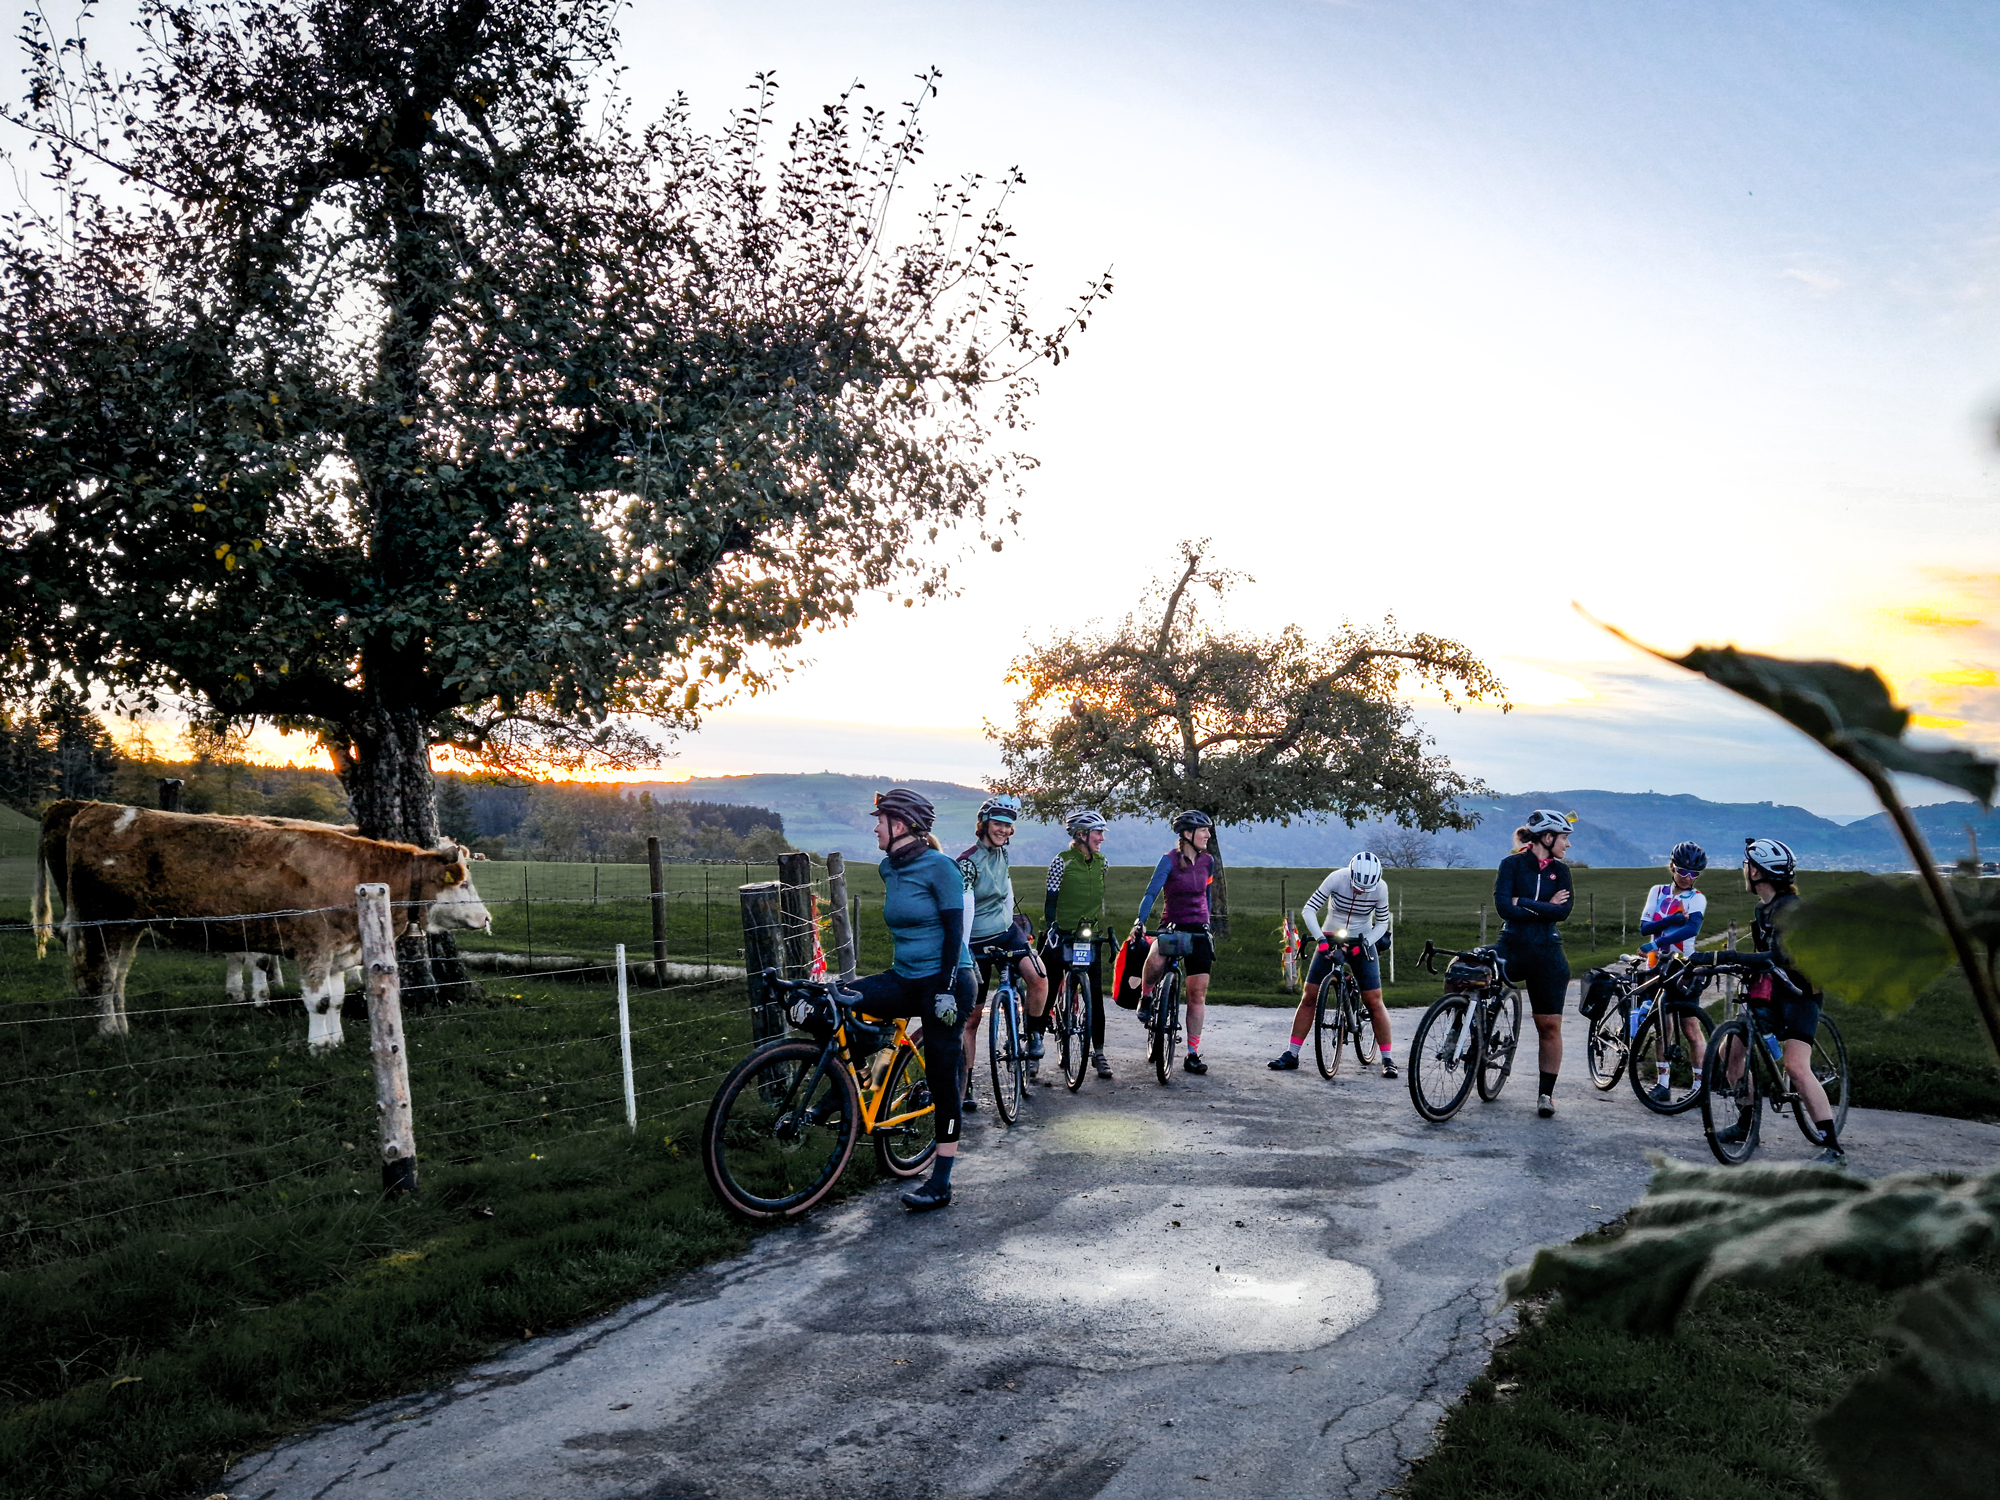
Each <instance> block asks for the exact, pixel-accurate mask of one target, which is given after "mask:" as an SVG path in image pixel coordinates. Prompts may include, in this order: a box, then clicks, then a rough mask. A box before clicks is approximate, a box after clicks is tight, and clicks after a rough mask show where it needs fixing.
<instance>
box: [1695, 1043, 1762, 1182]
mask: <svg viewBox="0 0 2000 1500" xmlns="http://www.w3.org/2000/svg"><path fill="white" fill-rule="evenodd" d="M1763 1045H1764V1044H1763V1042H1762V1041H1761V1040H1759V1038H1758V1037H1757V1036H1756V1035H1755V1033H1753V1032H1752V1031H1751V1029H1750V1025H1749V1023H1748V1022H1747V1021H1744V1020H1742V1019H1741V1018H1740V1017H1739V1018H1738V1019H1736V1020H1734V1021H1724V1022H1723V1023H1722V1024H1721V1025H1720V1026H1718V1027H1716V1028H1715V1030H1714V1031H1712V1032H1710V1033H1709V1038H1708V1056H1707V1057H1706V1058H1705V1059H1703V1062H1702V1069H1701V1089H1700V1091H1699V1092H1700V1098H1701V1128H1702V1133H1703V1134H1704V1135H1706V1136H1707V1137H1708V1149H1709V1150H1710V1151H1712V1152H1714V1153H1715V1159H1716V1160H1717V1161H1719V1162H1721V1163H1722V1164H1723V1165H1724V1166H1725V1167H1734V1166H1740V1165H1742V1164H1743V1163H1744V1162H1746V1161H1748V1160H1749V1159H1750V1157H1751V1155H1752V1153H1754V1152H1755V1151H1756V1149H1757V1133H1758V1131H1759V1130H1760V1129H1761V1128H1762V1125H1763V1115H1764V1112H1763V1110H1762V1109H1760V1108H1759V1107H1758V1105H1759V1099H1760V1095H1761V1093H1762V1086H1761V1085H1760V1084H1759V1083H1758V1081H1757V1060H1756V1058H1754V1057H1753V1056H1751V1049H1752V1048H1755V1047H1761V1046H1763Z"/></svg>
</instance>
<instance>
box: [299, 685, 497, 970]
mask: <svg viewBox="0 0 2000 1500" xmlns="http://www.w3.org/2000/svg"><path fill="white" fill-rule="evenodd" d="M342 727H343V729H344V730H345V731H346V743H344V744H341V743H333V744H331V745H330V748H331V749H332V751H333V763H334V768H335V770H337V771H338V772H339V773H340V784H341V786H342V788H343V789H345V791H346V792H347V805H348V807H349V809H350V810H351V811H352V812H353V814H354V821H355V822H356V823H357V824H358V825H359V826H360V829H361V835H362V837H363V838H371V839H388V840H390V841H391V842H394V843H399V844H415V845H416V846H417V847H418V848H420V849H435V848H436V847H437V846H438V845H439V844H440V843H442V842H444V840H443V837H442V835H441V834H440V833H439V832H438V813H437V782H436V779H435V778H434V777H433V776H432V775H431V736H430V725H429V723H428V721H427V720H426V719H425V718H424V716H423V715H422V714H420V713H418V712H417V711H416V710H415V709H412V708H404V707H380V706H378V707H376V708H375V709H374V710H373V711H372V712H370V713H369V714H367V715H366V716H365V717H364V718H361V719H359V720H356V721H354V722H351V723H348V724H346V725H343V726H342ZM396 962H397V963H398V964H399V965H400V966H401V967H402V971H403V978H404V982H403V996H404V998H405V999H406V1000H408V1001H410V1002H412V1003H413V1004H416V1005H423V1004H431V1003H442V1004H446V1005H451V1004H456V1003H457V1002H458V1001H460V1000H465V999H469V998H471V993H472V985H471V981H470V979H469V978H468V977H467V975H466V970H465V965H464V963H463V962H461V961H460V959H459V956H458V942H457V939H455V938H454V937H453V936H452V935H451V934H450V933H448V932H440V933H424V932H422V931H419V932H418V933H417V934H416V935H415V936H410V935H407V934H404V933H403V931H402V928H401V926H400V925H399V927H398V936H397V938H396Z"/></svg>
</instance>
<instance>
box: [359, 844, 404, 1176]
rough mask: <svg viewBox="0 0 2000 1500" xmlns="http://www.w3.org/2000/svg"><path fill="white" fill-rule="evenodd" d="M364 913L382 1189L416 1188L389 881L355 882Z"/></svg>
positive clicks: (363, 941)
mask: <svg viewBox="0 0 2000 1500" xmlns="http://www.w3.org/2000/svg"><path fill="white" fill-rule="evenodd" d="M354 895H355V898H356V900H355V904H356V906H357V907H358V908H359V915H360V919H361V967H362V970H363V972H364V973H365V974H366V976H367V984H368V1056H369V1058H370V1060H371V1061H373V1063H374V1064H375V1117H376V1119H375V1123H376V1131H377V1135H378V1138H379V1140H380V1142H381V1148H382V1191H383V1192H385V1193H387V1194H388V1195H389V1196H390V1197H392V1198H393V1197H396V1196H397V1195H398V1194H401V1193H414V1192H415V1191H416V1190H417V1129H416V1120H415V1117H414V1115H413V1113H412V1111H411V1108H410V1059H409V1057H408V1055H407V1053H406V1051H405V1048H404V1043H403V981H402V975H401V973H400V971H399V970H398V969H397V967H396V929H395V924H394V923H393V921H392V920H391V918H390V916H389V887H388V886H386V885H381V884H377V883H374V882H370V883H367V884H363V885H358V886H356V887H355V888H354Z"/></svg>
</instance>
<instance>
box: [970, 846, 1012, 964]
mask: <svg viewBox="0 0 2000 1500" xmlns="http://www.w3.org/2000/svg"><path fill="white" fill-rule="evenodd" d="M958 868H959V871H960V872H961V873H962V874H963V875H964V877H965V885H966V889H968V890H970V891H971V892H972V901H973V907H972V941H974V942H975V943H978V942H984V941H985V940H987V939H988V938H996V937H999V936H1000V934H1001V933H1003V932H1005V931H1006V930H1007V929H1008V928H1009V927H1011V926H1013V925H1014V882H1013V879H1012V877H1011V876H1010V875H1009V874H1008V873H1007V851H1006V850H1005V849H996V848H994V847H993V845H991V844H974V845H973V846H972V847H971V848H970V849H967V850H966V851H965V852H964V853H963V854H961V855H959V857H958Z"/></svg>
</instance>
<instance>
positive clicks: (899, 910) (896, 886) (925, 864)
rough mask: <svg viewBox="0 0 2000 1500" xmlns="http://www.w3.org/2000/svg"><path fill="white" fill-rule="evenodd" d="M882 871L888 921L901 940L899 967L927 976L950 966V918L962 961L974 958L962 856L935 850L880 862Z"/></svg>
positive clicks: (907, 973)
mask: <svg viewBox="0 0 2000 1500" xmlns="http://www.w3.org/2000/svg"><path fill="white" fill-rule="evenodd" d="M876 868H877V869H879V870H880V871H881V872H882V920H883V921H884V922H886V923H887V924H888V926H889V935H890V936H891V937H892V938H894V939H895V941H896V962H895V965H894V968H895V971H896V972H897V973H898V974H901V975H902V976H903V977H904V978H905V979H926V978H931V977H934V976H936V975H938V974H941V973H943V972H944V971H945V968H946V966H945V964H944V963H943V962H942V960H943V957H944V934H945V917H946V915H947V914H949V916H950V917H951V919H952V923H951V925H952V929H953V930H954V931H955V932H957V933H958V963H957V964H956V965H955V966H954V967H958V968H963V967H965V966H966V965H968V964H970V963H971V962H972V954H971V952H970V950H969V949H967V947H966V946H965V917H964V913H965V876H964V874H963V873H962V872H961V871H960V870H959V868H958V863H957V861H955V860H953V859H952V858H951V857H950V856H949V855H946V854H940V853H939V852H938V851H937V850H935V849H924V850H923V851H922V852H921V853H919V854H917V855H916V856H915V857H914V858H910V859H905V860H902V861H901V862H898V861H897V860H896V859H895V858H893V857H892V858H889V859H885V860H883V861H882V863H881V864H880V865H878V866H876Z"/></svg>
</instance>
